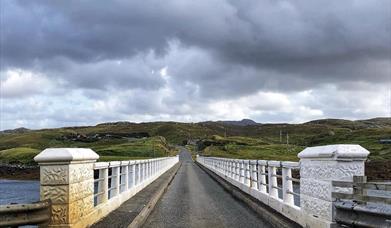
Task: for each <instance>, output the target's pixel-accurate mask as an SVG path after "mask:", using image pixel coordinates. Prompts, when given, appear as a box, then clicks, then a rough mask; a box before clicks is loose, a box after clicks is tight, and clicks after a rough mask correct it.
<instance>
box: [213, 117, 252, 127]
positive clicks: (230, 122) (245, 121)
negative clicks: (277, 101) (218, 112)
mask: <svg viewBox="0 0 391 228" xmlns="http://www.w3.org/2000/svg"><path fill="white" fill-rule="evenodd" d="M216 122H217V123H222V124H226V125H234V126H250V125H258V123H257V122H255V121H254V120H250V119H242V120H240V121H235V120H227V121H222V120H220V121H216Z"/></svg>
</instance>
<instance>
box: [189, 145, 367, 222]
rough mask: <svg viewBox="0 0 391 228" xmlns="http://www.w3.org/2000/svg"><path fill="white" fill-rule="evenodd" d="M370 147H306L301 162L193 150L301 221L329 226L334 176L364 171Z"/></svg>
mask: <svg viewBox="0 0 391 228" xmlns="http://www.w3.org/2000/svg"><path fill="white" fill-rule="evenodd" d="M368 154H369V152H368V151H367V150H365V149H364V148H362V147H361V146H359V145H329V146H320V147H309V148H306V149H305V150H303V151H302V152H300V153H299V154H298V157H299V158H300V162H288V161H267V160H241V159H229V158H216V157H203V156H197V162H198V163H199V164H201V165H202V166H204V167H206V168H207V169H209V170H211V171H212V172H214V173H215V174H217V175H218V176H220V177H221V178H223V179H224V180H226V181H228V182H229V183H231V184H232V185H234V186H236V187H238V188H239V189H240V190H242V191H243V192H245V193H247V194H249V195H251V196H253V197H254V198H255V199H257V200H259V201H260V202H262V203H263V204H265V205H268V206H269V207H271V208H272V209H274V210H275V211H277V212H278V213H280V214H282V215H283V216H285V217H287V218H288V219H290V220H292V221H294V222H296V223H298V224H299V225H301V226H303V227H317V228H318V227H325V228H326V227H327V228H329V227H333V225H334V224H335V214H334V213H333V211H334V209H333V203H334V202H335V198H333V197H332V194H331V193H332V192H334V191H337V192H338V191H339V189H333V186H332V182H333V181H349V180H350V181H351V180H352V178H353V176H359V175H363V174H364V167H365V165H364V161H365V159H366V158H367V156H368Z"/></svg>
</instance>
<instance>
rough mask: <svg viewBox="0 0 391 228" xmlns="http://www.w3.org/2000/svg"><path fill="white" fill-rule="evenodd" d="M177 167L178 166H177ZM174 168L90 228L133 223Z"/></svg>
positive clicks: (118, 226)
mask: <svg viewBox="0 0 391 228" xmlns="http://www.w3.org/2000/svg"><path fill="white" fill-rule="evenodd" d="M177 165H178V164H177ZM176 169H177V168H176V167H173V168H171V169H170V170H168V171H167V172H166V173H164V174H163V175H161V176H160V177H159V178H158V179H156V180H155V181H154V182H152V183H151V184H150V185H148V186H147V187H146V188H144V189H143V190H141V191H140V192H139V193H137V194H136V195H134V196H133V197H132V198H130V199H129V200H127V201H126V202H125V203H123V204H122V205H121V206H120V207H119V208H118V209H116V210H114V211H112V212H111V213H110V214H109V215H108V216H106V217H105V218H104V219H102V220H101V221H99V222H98V223H96V224H94V225H92V226H91V227H92V228H107V227H116V228H121V227H123V228H125V227H128V225H129V224H131V223H132V222H133V220H134V219H135V218H136V216H137V215H138V214H139V213H140V212H141V210H142V209H143V208H144V206H145V205H146V204H148V202H149V201H150V200H151V198H152V197H153V195H154V194H155V193H156V191H157V190H158V189H160V188H161V186H162V185H163V184H164V182H166V181H168V180H169V179H170V176H171V175H172V174H173V173H174V172H175V171H176Z"/></svg>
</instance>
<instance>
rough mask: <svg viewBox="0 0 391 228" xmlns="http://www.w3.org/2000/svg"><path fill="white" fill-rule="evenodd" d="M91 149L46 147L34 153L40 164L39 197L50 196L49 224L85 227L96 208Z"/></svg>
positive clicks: (93, 157) (93, 154) (96, 156)
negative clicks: (87, 218) (85, 220)
mask: <svg viewBox="0 0 391 228" xmlns="http://www.w3.org/2000/svg"><path fill="white" fill-rule="evenodd" d="M98 158H99V156H98V155H97V154H96V153H95V152H94V151H92V150H90V149H79V148H58V149H46V150H44V151H42V152H41V153H40V154H38V155H37V156H35V158H34V160H35V161H36V162H38V164H39V166H40V172H41V174H40V183H41V187H40V198H41V200H44V199H51V200H52V203H53V207H52V219H51V221H50V225H49V227H83V226H85V224H83V218H85V217H87V216H88V215H89V213H90V212H92V210H93V208H94V169H93V168H94V167H93V165H94V164H93V163H94V162H95V161H96V160H97V159H98Z"/></svg>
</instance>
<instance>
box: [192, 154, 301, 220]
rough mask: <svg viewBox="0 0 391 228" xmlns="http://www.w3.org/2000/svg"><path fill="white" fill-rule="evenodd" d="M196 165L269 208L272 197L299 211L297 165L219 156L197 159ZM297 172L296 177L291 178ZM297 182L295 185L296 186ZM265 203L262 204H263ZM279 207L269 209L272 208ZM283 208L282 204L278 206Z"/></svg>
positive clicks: (298, 167)
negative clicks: (202, 166)
mask: <svg viewBox="0 0 391 228" xmlns="http://www.w3.org/2000/svg"><path fill="white" fill-rule="evenodd" d="M197 162H199V163H200V164H202V165H204V166H205V167H207V168H208V169H210V170H212V171H213V172H214V173H216V174H218V175H219V176H221V177H223V178H224V179H226V180H228V181H229V182H231V183H232V184H234V185H235V186H237V187H239V188H240V189H242V190H244V191H245V192H247V193H249V194H251V195H253V196H255V197H258V198H260V199H264V198H267V200H265V201H264V203H265V204H267V205H269V202H271V201H270V199H268V197H272V198H273V199H275V201H273V203H275V202H277V203H279V204H283V205H286V206H289V207H290V208H291V210H296V211H298V212H299V211H300V207H299V205H300V192H299V191H300V179H299V177H298V174H299V172H298V171H299V169H300V166H299V163H298V162H280V161H267V160H241V159H227V158H216V157H202V156H198V157H197ZM292 170H297V172H296V173H297V177H295V178H294V177H292ZM293 183H295V185H294V184H293ZM262 202H263V201H262ZM274 205H276V204H271V205H269V206H271V207H273V206H274ZM277 206H278V207H279V208H281V205H277Z"/></svg>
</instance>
